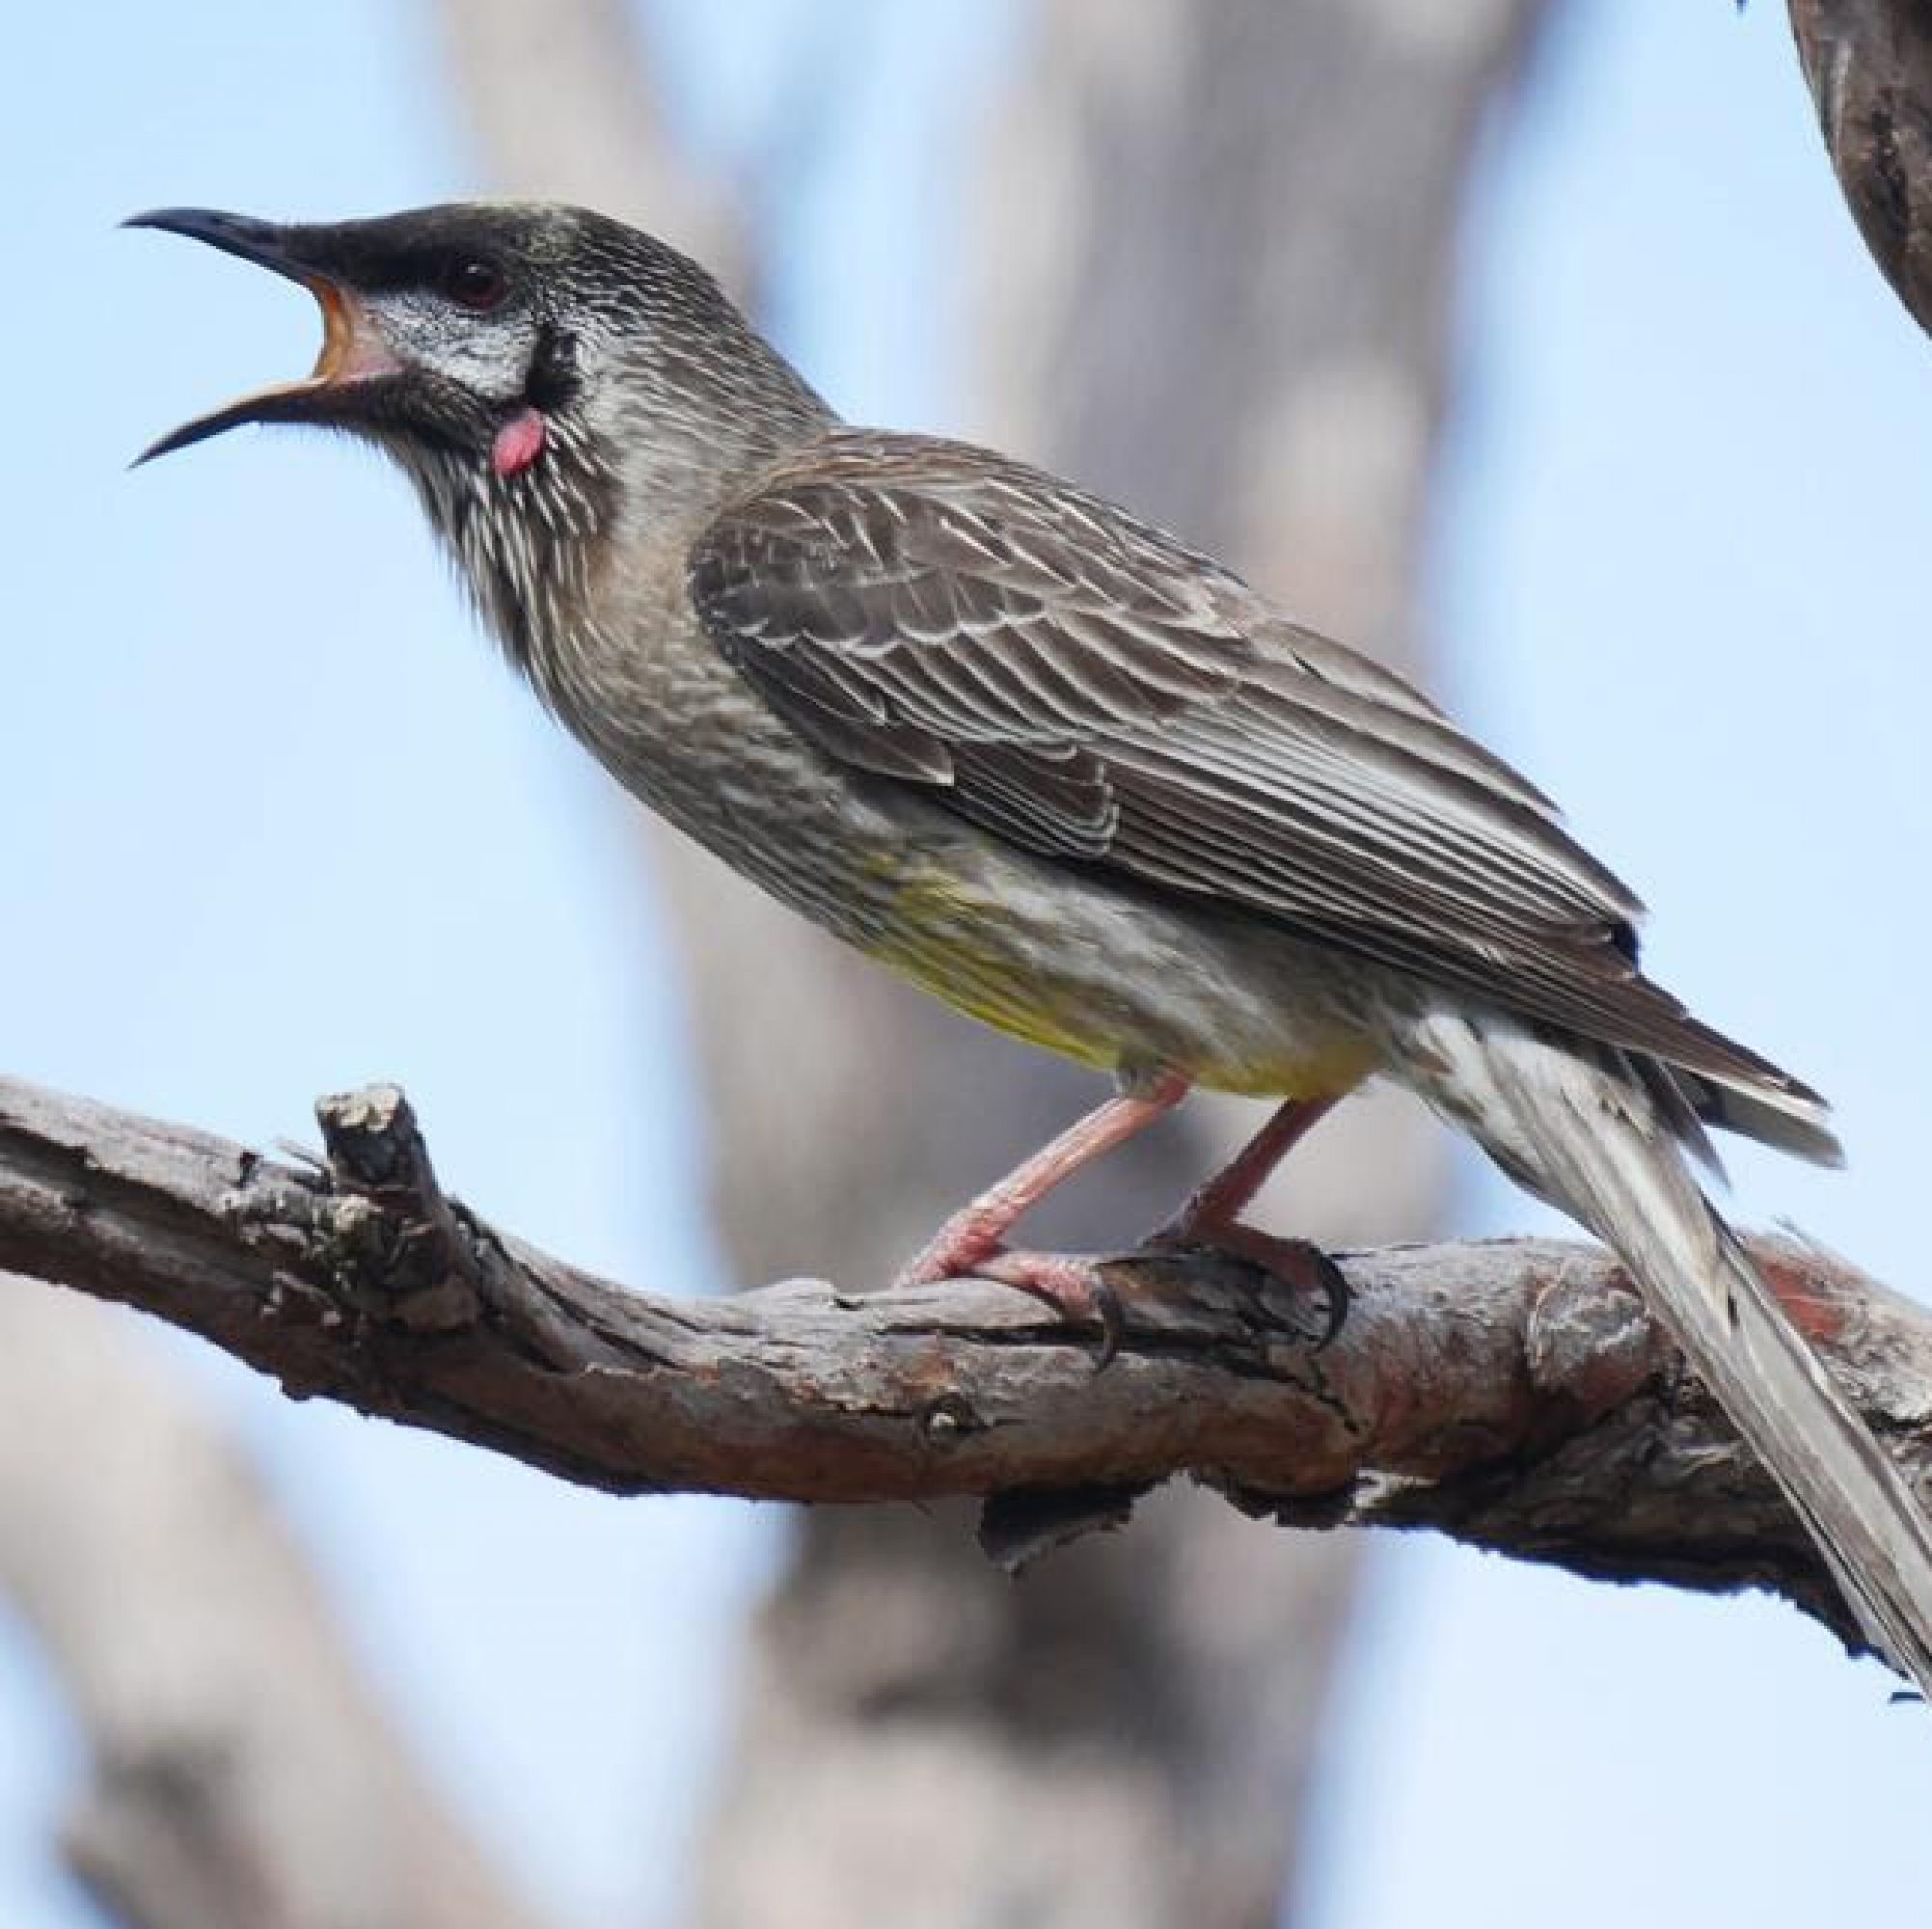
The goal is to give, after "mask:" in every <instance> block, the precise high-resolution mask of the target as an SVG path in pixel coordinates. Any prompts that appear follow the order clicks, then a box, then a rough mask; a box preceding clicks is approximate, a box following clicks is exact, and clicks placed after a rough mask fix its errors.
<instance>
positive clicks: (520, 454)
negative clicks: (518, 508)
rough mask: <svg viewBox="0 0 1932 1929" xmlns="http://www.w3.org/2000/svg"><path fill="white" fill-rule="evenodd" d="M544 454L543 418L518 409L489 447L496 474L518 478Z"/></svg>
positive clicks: (529, 411) (533, 411) (532, 411)
mask: <svg viewBox="0 0 1932 1929" xmlns="http://www.w3.org/2000/svg"><path fill="white" fill-rule="evenodd" d="M542 453H543V417H542V416H541V415H540V414H538V412H537V411H536V410H535V409H519V410H518V411H517V412H516V414H515V415H513V416H512V417H511V418H510V419H509V421H506V422H505V423H504V424H503V427H502V428H500V429H499V430H498V431H497V439H496V441H495V442H493V443H491V445H490V467H491V468H492V469H494V470H495V471H496V473H497V474H498V475H502V476H505V477H507V476H511V475H522V473H523V472H524V471H525V470H526V469H528V468H529V467H530V466H531V463H532V462H534V461H535V460H536V458H537V457H538V456H539V455H541V454H542Z"/></svg>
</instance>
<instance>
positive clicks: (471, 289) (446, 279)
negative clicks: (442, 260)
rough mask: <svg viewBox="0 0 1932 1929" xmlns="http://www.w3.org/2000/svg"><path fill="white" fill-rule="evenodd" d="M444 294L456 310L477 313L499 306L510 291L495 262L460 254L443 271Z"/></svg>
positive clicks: (506, 279) (507, 282)
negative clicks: (467, 310) (464, 309)
mask: <svg viewBox="0 0 1932 1929" xmlns="http://www.w3.org/2000/svg"><path fill="white" fill-rule="evenodd" d="M442 286H443V292H444V293H445V294H446V295H448V296H449V299H450V300H451V301H452V302H454V303H455V304H456V305H457V306H458V307H459V308H467V309H471V310H473V311H475V312H476V313H478V314H480V313H483V312H486V311H487V310H490V309H493V308H497V307H500V306H501V305H502V303H503V297H504V296H505V295H507V294H508V293H509V291H510V285H509V280H508V278H507V277H506V276H505V275H504V273H503V270H502V269H501V268H500V267H498V266H497V264H496V263H495V262H494V261H486V260H484V259H483V258H482V257H481V256H479V255H459V256H457V257H456V258H455V259H454V260H453V261H451V262H450V263H449V266H448V267H447V268H446V269H445V270H444V271H443V276H442Z"/></svg>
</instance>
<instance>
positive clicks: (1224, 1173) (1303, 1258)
mask: <svg viewBox="0 0 1932 1929" xmlns="http://www.w3.org/2000/svg"><path fill="white" fill-rule="evenodd" d="M1335 1104H1336V1100H1334V1099H1290V1100H1286V1101H1284V1102H1283V1103H1282V1104H1280V1105H1278V1106H1277V1107H1276V1108H1275V1110H1274V1111H1273V1112H1272V1113H1270V1114H1269V1116H1268V1120H1267V1123H1266V1124H1265V1126H1263V1127H1262V1128H1261V1130H1260V1131H1258V1132H1257V1133H1256V1134H1255V1135H1254V1137H1253V1138H1251V1139H1250V1140H1249V1141H1248V1142H1247V1144H1246V1145H1244V1146H1243V1147H1242V1148H1241V1149H1240V1151H1239V1152H1238V1153H1237V1154H1236V1155H1234V1157H1233V1158H1231V1159H1230V1160H1229V1161H1228V1162H1227V1164H1226V1165H1224V1166H1223V1167H1222V1168H1221V1169H1220V1171H1219V1172H1217V1173H1215V1174H1214V1175H1213V1177H1212V1178H1211V1179H1209V1180H1207V1181H1205V1182H1203V1183H1202V1184H1201V1185H1200V1186H1198V1187H1197V1188H1196V1189H1195V1190H1194V1191H1193V1192H1192V1193H1190V1194H1189V1195H1188V1197H1187V1198H1186V1199H1185V1200H1184V1202H1183V1204H1182V1206H1181V1208H1180V1209H1179V1210H1178V1211H1177V1212H1175V1213H1174V1214H1173V1215H1172V1216H1171V1217H1169V1218H1167V1219H1164V1220H1163V1221H1162V1222H1161V1223H1160V1224H1159V1225H1158V1226H1156V1228H1155V1229H1154V1231H1153V1232H1152V1233H1150V1234H1149V1235H1148V1236H1147V1239H1146V1242H1145V1243H1146V1244H1148V1245H1149V1246H1153V1247H1156V1248H1158V1247H1165V1248H1168V1249H1169V1250H1172V1249H1175V1248H1179V1247H1185V1246H1207V1247H1211V1248H1212V1249H1213V1250H1214V1251H1215V1252H1220V1253H1228V1254H1231V1255H1232V1256H1233V1257H1234V1258H1236V1259H1238V1260H1245V1261H1247V1262H1248V1263H1250V1264H1251V1265H1256V1266H1259V1267H1260V1268H1261V1269H1262V1270H1263V1271H1264V1272H1265V1273H1269V1274H1271V1275H1273V1277H1275V1278H1276V1279H1279V1280H1282V1281H1285V1282H1286V1283H1287V1284H1288V1285H1290V1286H1294V1287H1300V1288H1302V1289H1303V1290H1305V1291H1308V1292H1310V1293H1312V1294H1316V1295H1319V1297H1320V1300H1321V1304H1322V1308H1323V1311H1322V1315H1321V1327H1320V1332H1319V1333H1318V1335H1317V1338H1316V1344H1317V1345H1324V1346H1325V1345H1327V1344H1328V1342H1329V1341H1330V1340H1332V1339H1333V1338H1334V1337H1335V1335H1336V1334H1337V1333H1338V1332H1339V1331H1340V1330H1341V1326H1342V1320H1343V1318H1344V1316H1345V1315H1346V1314H1347V1310H1348V1282H1347V1280H1346V1279H1344V1278H1343V1276H1342V1269H1341V1267H1339V1266H1338V1265H1337V1264H1336V1263H1335V1262H1334V1261H1333V1260H1331V1259H1330V1258H1329V1257H1328V1255H1327V1254H1326V1253H1324V1252H1323V1251H1322V1250H1321V1248H1320V1246H1317V1245H1315V1244H1313V1243H1312V1242H1311V1241H1309V1240H1307V1239H1285V1238H1280V1237H1277V1236H1275V1235H1273V1234H1270V1233H1264V1232H1262V1231H1261V1230H1260V1229H1259V1228H1258V1227H1255V1226H1250V1225H1248V1224H1246V1223H1245V1222H1244V1221H1243V1220H1242V1218H1241V1214H1242V1213H1243V1212H1244V1211H1246V1210H1247V1209H1248V1207H1249V1206H1250V1205H1252V1204H1253V1202H1254V1197H1255V1194H1256V1193H1257V1192H1259V1191H1260V1190H1261V1189H1262V1187H1263V1186H1264V1185H1265V1184H1266V1183H1267V1182H1268V1179H1269V1178H1270V1176H1271V1175H1272V1174H1273V1172H1274V1170H1275V1168H1276V1167H1277V1166H1278V1165H1280V1163H1281V1162H1282V1160H1283V1159H1284V1158H1286V1157H1287V1156H1288V1155H1289V1153H1290V1152H1292V1151H1293V1149H1294V1147H1295V1146H1297V1145H1298V1144H1300V1142H1301V1141H1302V1139H1303V1138H1305V1137H1306V1136H1307V1135H1308V1133H1309V1132H1310V1131H1311V1130H1313V1128H1315V1127H1316V1126H1318V1125H1319V1124H1320V1122H1321V1120H1322V1119H1324V1118H1325V1117H1326V1116H1327V1115H1328V1113H1329V1112H1330V1111H1331V1110H1332V1109H1333V1108H1334V1106H1335Z"/></svg>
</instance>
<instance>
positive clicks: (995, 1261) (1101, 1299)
mask: <svg viewBox="0 0 1932 1929" xmlns="http://www.w3.org/2000/svg"><path fill="white" fill-rule="evenodd" d="M1105 1264H1106V1262H1105V1261H1104V1260H1098V1259H1086V1258H1083V1257H1081V1256H1080V1255H1078V1254H1076V1253H1031V1252H998V1253H994V1254H992V1255H990V1256H989V1257H988V1258H986V1259H984V1260H982V1261H981V1262H980V1263H979V1264H978V1265H976V1266H975V1267H974V1268H973V1270H974V1272H975V1273H976V1274H977V1275H978V1276H979V1277H980V1278H982V1279H993V1280H997V1281H998V1282H999V1283H1000V1284H1001V1285H1002V1286H1011V1287H1017V1288H1018V1289H1019V1290H1020V1291H1021V1292H1027V1293H1031V1294H1032V1295H1033V1297H1034V1298H1035V1299H1041V1300H1045V1301H1046V1303H1047V1304H1048V1306H1050V1307H1051V1308H1052V1309H1053V1310H1054V1311H1055V1312H1056V1313H1058V1314H1059V1315H1060V1317H1061V1318H1063V1319H1065V1320H1066V1321H1067V1323H1068V1324H1069V1325H1098V1326H1099V1327H1100V1329H1101V1349H1100V1353H1099V1356H1098V1357H1097V1358H1096V1359H1095V1361H1094V1372H1097V1373H1099V1372H1105V1371H1106V1369H1107V1368H1108V1367H1110V1366H1111V1365H1112V1364H1113V1363H1114V1361H1115V1360H1116V1359H1118V1358H1119V1357H1120V1349H1121V1345H1122V1343H1123V1342H1124V1341H1125V1340H1126V1338H1127V1307H1126V1304H1125V1302H1124V1301H1123V1299H1122V1297H1121V1293H1120V1290H1119V1288H1117V1287H1116V1286H1115V1285H1114V1284H1113V1282H1112V1281H1111V1280H1110V1279H1108V1278H1107V1276H1106V1272H1105V1270H1104V1268H1105Z"/></svg>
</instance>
